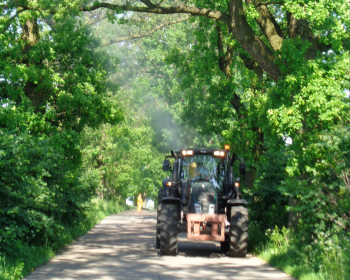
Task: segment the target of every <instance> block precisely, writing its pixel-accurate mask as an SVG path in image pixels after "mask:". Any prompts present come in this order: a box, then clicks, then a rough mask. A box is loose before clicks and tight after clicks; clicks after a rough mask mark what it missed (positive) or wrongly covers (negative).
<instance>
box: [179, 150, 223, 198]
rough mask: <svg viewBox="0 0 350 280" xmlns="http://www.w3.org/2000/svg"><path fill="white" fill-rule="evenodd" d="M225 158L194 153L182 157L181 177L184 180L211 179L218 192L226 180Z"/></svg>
mask: <svg viewBox="0 0 350 280" xmlns="http://www.w3.org/2000/svg"><path fill="white" fill-rule="evenodd" d="M223 166H224V165H223V159H222V158H216V157H213V156H211V155H194V156H193V157H186V158H183V159H182V171H181V177H182V178H183V179H184V180H187V179H188V180H190V182H191V183H193V182H195V181H203V180H204V181H209V182H211V183H212V184H213V185H214V187H215V188H217V189H218V190H217V191H218V192H220V191H222V188H223V181H224V176H225V172H224V170H223V169H224V167H223Z"/></svg>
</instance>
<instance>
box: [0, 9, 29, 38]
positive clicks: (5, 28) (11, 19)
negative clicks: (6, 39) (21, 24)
mask: <svg viewBox="0 0 350 280" xmlns="http://www.w3.org/2000/svg"><path fill="white" fill-rule="evenodd" d="M24 11H26V9H22V10H20V11H17V12H16V13H15V14H14V15H13V16H12V17H11V18H10V19H9V21H8V23H7V25H6V26H5V27H4V29H3V30H2V31H1V33H5V32H6V31H7V29H8V28H9V27H10V25H11V22H12V21H13V20H14V19H15V18H16V17H17V16H18V15H19V14H20V13H22V12H24Z"/></svg>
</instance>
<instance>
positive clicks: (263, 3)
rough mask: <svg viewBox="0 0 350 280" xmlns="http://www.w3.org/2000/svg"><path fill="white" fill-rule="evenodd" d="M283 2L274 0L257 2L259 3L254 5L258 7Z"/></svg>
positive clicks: (281, 3)
mask: <svg viewBox="0 0 350 280" xmlns="http://www.w3.org/2000/svg"><path fill="white" fill-rule="evenodd" d="M283 4H284V1H276V2H269V1H267V2H259V3H256V6H257V7H259V6H261V5H264V6H267V5H283Z"/></svg>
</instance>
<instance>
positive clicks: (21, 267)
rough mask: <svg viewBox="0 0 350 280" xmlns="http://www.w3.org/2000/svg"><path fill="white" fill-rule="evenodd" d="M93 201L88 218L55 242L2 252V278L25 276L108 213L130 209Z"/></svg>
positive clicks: (23, 246) (66, 231) (0, 257)
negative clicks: (14, 253) (14, 251)
mask: <svg viewBox="0 0 350 280" xmlns="http://www.w3.org/2000/svg"><path fill="white" fill-rule="evenodd" d="M92 202H93V204H92V205H93V206H92V207H91V208H90V210H89V212H88V213H86V218H85V219H84V220H83V221H82V222H79V223H77V224H76V225H75V226H72V227H66V228H65V230H64V233H63V234H61V235H58V236H57V239H56V241H55V243H52V244H46V245H43V246H28V245H27V244H20V243H19V244H17V245H18V246H17V248H18V250H17V251H16V255H11V256H9V255H4V254H0V279H1V280H17V279H21V278H23V277H24V276H26V275H28V274H29V273H30V272H31V271H32V270H33V269H34V268H35V267H37V266H38V265H40V264H43V263H46V262H48V261H49V260H50V259H51V258H52V257H53V256H54V255H55V254H56V253H57V252H58V251H59V250H60V249H61V248H63V247H64V246H66V245H68V244H70V243H72V242H73V240H74V239H76V238H77V237H79V236H82V235H84V234H86V233H87V232H88V231H89V230H90V229H91V228H93V227H94V226H95V225H96V224H97V223H98V222H99V221H101V220H102V219H104V218H105V217H107V216H108V215H111V214H116V213H119V212H122V211H125V210H127V209H130V208H128V207H127V206H121V205H120V204H119V202H118V201H104V200H101V199H94V200H93V201H92Z"/></svg>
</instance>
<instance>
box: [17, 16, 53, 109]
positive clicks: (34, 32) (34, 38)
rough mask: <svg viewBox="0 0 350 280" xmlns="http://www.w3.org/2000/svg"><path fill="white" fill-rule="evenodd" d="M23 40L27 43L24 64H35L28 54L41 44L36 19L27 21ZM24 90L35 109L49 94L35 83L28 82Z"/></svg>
mask: <svg viewBox="0 0 350 280" xmlns="http://www.w3.org/2000/svg"><path fill="white" fill-rule="evenodd" d="M21 39H22V41H24V43H25V44H24V47H23V49H22V52H23V53H24V54H26V55H25V59H24V61H23V62H24V63H26V64H27V66H29V65H30V64H31V63H33V62H32V61H29V59H28V55H27V53H28V52H30V50H31V48H32V47H33V46H34V45H36V44H38V43H39V26H38V23H37V20H36V19H34V18H31V19H27V20H26V22H25V23H23V24H22V36H21ZM39 63H40V62H39ZM23 89H24V93H25V95H26V96H27V97H28V98H29V99H30V101H31V102H32V104H33V106H34V107H35V108H38V107H39V106H40V105H41V104H42V103H43V101H44V100H45V99H46V96H47V94H46V92H45V90H44V89H40V90H39V89H38V83H37V84H35V83H34V82H33V81H26V84H25V86H24V88H23Z"/></svg>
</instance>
